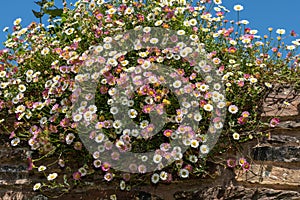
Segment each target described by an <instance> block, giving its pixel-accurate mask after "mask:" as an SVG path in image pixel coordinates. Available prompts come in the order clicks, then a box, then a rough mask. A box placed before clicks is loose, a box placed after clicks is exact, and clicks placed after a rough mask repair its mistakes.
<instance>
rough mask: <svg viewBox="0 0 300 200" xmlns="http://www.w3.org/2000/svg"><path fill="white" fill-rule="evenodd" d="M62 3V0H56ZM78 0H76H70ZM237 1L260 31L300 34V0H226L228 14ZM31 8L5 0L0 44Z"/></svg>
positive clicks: (30, 3) (28, 17) (21, 0)
mask: <svg viewBox="0 0 300 200" xmlns="http://www.w3.org/2000/svg"><path fill="white" fill-rule="evenodd" d="M56 2H57V5H61V2H62V0H56ZM67 2H75V0H67ZM235 4H241V5H243V6H244V10H243V11H242V12H241V19H247V20H248V21H250V24H249V25H248V26H249V27H250V28H252V29H257V30H259V34H260V35H264V34H266V33H267V28H268V27H273V28H274V29H277V28H285V29H286V30H287V33H289V32H290V31H291V30H295V31H296V33H298V34H299V35H300V14H299V8H300V0H287V1H282V0H223V5H224V6H226V7H227V8H228V9H230V10H232V11H231V13H230V15H229V17H230V18H232V19H236V13H235V12H234V11H233V9H232V7H233V6H234V5H235ZM32 9H34V10H38V6H37V5H36V4H34V0H5V1H4V0H3V1H2V2H1V7H0V43H1V45H0V47H3V46H2V42H3V41H5V35H6V34H5V33H3V32H2V30H3V28H4V27H6V26H8V27H10V28H11V27H12V24H13V21H14V20H15V19H16V18H19V17H20V18H22V25H23V26H26V25H28V24H29V23H30V22H31V21H33V20H37V19H35V18H34V16H33V14H32V11H31V10H32Z"/></svg>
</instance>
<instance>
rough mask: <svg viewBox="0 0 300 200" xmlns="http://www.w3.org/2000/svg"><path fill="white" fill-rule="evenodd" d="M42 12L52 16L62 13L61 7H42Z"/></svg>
mask: <svg viewBox="0 0 300 200" xmlns="http://www.w3.org/2000/svg"><path fill="white" fill-rule="evenodd" d="M44 13H46V14H48V15H50V16H52V17H57V16H61V15H62V13H63V9H44Z"/></svg>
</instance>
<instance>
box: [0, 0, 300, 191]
mask: <svg viewBox="0 0 300 200" xmlns="http://www.w3.org/2000/svg"><path fill="white" fill-rule="evenodd" d="M234 10H235V11H236V12H237V13H238V14H239V12H241V11H242V10H243V6H241V5H236V6H235V7H234ZM228 12H229V10H228V9H227V8H226V7H224V6H223V5H222V1H221V0H214V1H210V0H200V1H199V2H198V3H196V4H193V3H192V2H188V1H185V0H179V1H175V0H174V1H155V0H149V1H146V2H138V1H132V0H122V1H111V2H104V0H98V1H93V0H80V1H78V2H77V3H75V5H74V7H73V8H66V7H65V9H64V10H63V13H62V14H61V16H57V17H56V18H53V19H50V20H49V23H50V24H49V25H47V26H46V25H43V24H38V23H36V22H32V23H31V24H30V25H28V26H26V27H23V26H22V25H21V19H16V20H15V21H14V26H13V30H12V31H13V32H12V33H9V34H8V39H7V40H6V42H5V43H4V45H5V48H4V49H2V50H1V51H0V62H1V64H0V88H1V90H0V114H1V115H0V116H1V117H2V118H3V119H1V127H2V128H1V129H3V132H4V134H8V137H9V139H10V141H11V145H12V146H17V145H22V146H27V145H28V146H29V148H30V150H31V151H32V154H31V155H30V156H29V157H28V161H29V170H35V171H36V173H40V174H42V175H43V176H45V182H42V183H36V184H35V185H34V187H33V189H34V190H41V191H47V190H49V189H55V188H60V189H61V190H62V191H63V192H66V191H69V190H70V189H71V188H72V186H74V184H75V185H76V184H79V183H81V182H82V181H84V180H88V177H89V176H92V177H96V178H97V179H98V180H102V181H104V182H114V183H115V182H116V181H117V184H120V188H121V189H122V190H124V189H129V188H130V186H131V185H135V184H138V183H139V182H141V181H142V182H145V181H148V182H149V183H151V184H157V183H159V182H164V183H168V182H172V181H173V180H177V179H185V178H192V177H198V176H204V175H206V174H207V165H206V161H207V160H209V159H213V157H214V156H216V155H219V154H220V153H223V152H226V151H227V150H228V149H231V148H236V147H238V143H240V142H245V141H248V140H251V139H254V138H258V137H261V136H262V135H264V133H263V132H262V131H261V130H262V128H266V127H274V126H276V125H277V124H278V123H279V119H278V118H273V119H270V124H267V125H266V124H265V123H263V122H262V121H261V120H260V117H261V114H262V107H261V105H262V101H263V100H264V97H265V96H266V95H267V94H268V93H270V92H272V91H273V89H274V88H276V87H277V86H278V85H285V84H288V85H295V86H297V87H299V62H300V58H299V56H298V55H297V50H298V47H299V45H300V40H299V39H295V40H294V41H292V44H291V45H286V44H284V43H283V42H282V40H283V37H285V35H286V33H285V30H284V29H278V30H276V33H273V30H272V29H271V28H269V31H270V35H269V36H267V35H265V36H259V35H258V34H257V30H252V29H251V28H249V27H248V26H247V24H248V23H249V22H248V21H246V20H240V19H238V20H237V21H236V22H235V21H229V20H227V19H226V18H225V16H226V13H228ZM132 30H133V31H132ZM155 30H160V31H156V32H155ZM162 30H163V31H162ZM5 31H7V30H5ZM128 31H132V32H128ZM164 31H165V32H164ZM153 32H154V33H153ZM161 32H163V33H168V34H169V35H168V36H169V41H168V42H169V43H168V45H165V46H162V45H161V44H162V43H163V42H164V41H163V40H162V39H163V38H164V36H165V35H159V33H161ZM124 33H128V34H124ZM273 34H275V38H274V36H273ZM290 35H291V36H292V37H293V36H295V33H294V32H291V34H290ZM182 37H185V38H188V40H185V41H183V40H182V39H180V38H182ZM133 38H134V39H138V40H137V41H140V42H141V43H136V44H135V46H134V49H133V50H131V51H127V50H126V47H127V46H129V45H130V44H133V43H134V41H131V40H132V39H133ZM182 41H183V42H182ZM95 55H97V56H95ZM196 58H201V59H200V60H197V59H196ZM99 66H100V67H99ZM163 66H168V67H169V68H164V67H163ZM212 74H213V76H212ZM217 77H218V78H219V80H220V81H219V82H217V81H216V80H217V79H218V78H217ZM131 86H134V87H133V88H132V87H131ZM222 89H224V91H223V90H222ZM224 110H225V111H226V112H224ZM225 114H226V115H225ZM9 116H12V118H11V117H9ZM162 121H165V124H163V125H161V127H160V126H159V125H158V124H155V122H158V123H161V122H162ZM191 122H192V125H191ZM217 131H221V135H220V138H219V142H218V143H217V144H216V146H215V147H214V148H213V149H211V148H210V146H209V145H208V144H206V143H207V142H208V141H209V140H210V138H212V137H213V136H214V134H216V132H217ZM153 133H155V135H154V134H153ZM87 143H88V144H91V145H90V146H93V147H95V148H89V147H88V146H87V145H86V144H87ZM128 152H133V153H144V152H152V153H151V154H145V155H144V156H136V157H134V159H127V157H126V156H124V155H126V154H127V153H128ZM116 163H122V166H121V167H122V170H117V169H118V167H116V168H114V166H115V165H116ZM167 164H168V165H167ZM224 164H225V165H226V166H228V167H239V168H242V169H244V170H245V171H247V170H249V169H250V168H251V166H250V161H249V160H246V159H245V158H244V157H243V156H242V155H241V157H240V158H237V159H228V160H227V162H226V161H224ZM124 166H125V167H126V169H125V168H123V167H124ZM165 166H166V167H165ZM119 167H120V166H119ZM149 168H151V170H150V169H149Z"/></svg>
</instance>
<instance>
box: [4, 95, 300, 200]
mask: <svg viewBox="0 0 300 200" xmlns="http://www.w3.org/2000/svg"><path fill="white" fill-rule="evenodd" d="M288 94H289V91H284V90H283V91H281V93H279V94H274V95H273V96H272V95H270V98H269V99H268V98H267V101H266V102H265V104H264V106H263V107H264V110H265V113H264V114H263V119H262V120H267V119H269V118H270V117H271V116H274V115H281V116H282V117H281V119H282V121H281V122H280V124H279V126H278V127H277V128H274V129H272V130H270V134H269V138H267V139H265V140H259V141H257V140H253V141H251V142H248V143H246V144H244V145H243V151H244V152H243V153H244V154H245V155H249V156H251V157H252V158H253V163H252V166H251V170H250V171H248V172H244V171H239V170H232V169H229V168H226V169H225V168H223V167H220V166H214V168H213V169H214V170H213V176H214V178H205V179H196V180H187V181H180V182H173V183H172V184H160V185H158V186H156V187H154V186H139V187H135V188H132V190H131V191H130V192H121V191H119V190H117V189H116V188H114V187H110V186H107V185H106V186H104V185H102V184H97V183H95V182H94V183H93V182H91V183H90V185H89V186H86V187H84V188H77V189H75V190H73V191H72V192H71V193H69V194H65V195H64V196H62V197H58V199H64V200H68V199H90V200H93V199H99V200H100V199H111V198H112V197H113V196H111V195H114V194H116V196H117V199H140V200H150V199H166V200H169V199H170V200H171V199H177V200H179V199H180V200H185V199H205V200H207V199H224V200H225V199H253V200H258V199H259V200H271V199H278V200H282V199H285V200H291V199H300V112H299V108H300V95H299V94H297V95H298V96H296V97H295V98H289V97H288ZM274 99H277V100H278V99H279V100H278V101H276V102H277V103H275V104H274ZM285 100H288V101H289V106H286V104H287V103H284V102H283V101H285ZM26 157H27V156H26V149H25V148H11V147H10V145H9V144H8V143H7V140H6V139H5V138H4V137H1V138H0V160H1V162H0V200H12V199H14V200H21V199H22V200H23V199H35V200H42V199H50V198H47V197H46V196H44V195H42V194H39V193H36V192H33V191H32V185H30V183H31V182H35V181H34V180H36V179H38V177H36V176H34V175H32V174H29V173H28V172H27V171H26V168H27V160H26Z"/></svg>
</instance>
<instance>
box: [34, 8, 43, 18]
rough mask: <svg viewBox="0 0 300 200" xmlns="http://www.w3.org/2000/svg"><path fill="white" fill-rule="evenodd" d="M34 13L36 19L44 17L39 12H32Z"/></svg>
mask: <svg viewBox="0 0 300 200" xmlns="http://www.w3.org/2000/svg"><path fill="white" fill-rule="evenodd" d="M32 12H33V14H34V16H35V17H36V18H41V17H43V15H44V14H43V13H41V12H37V11H34V10H32Z"/></svg>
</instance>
